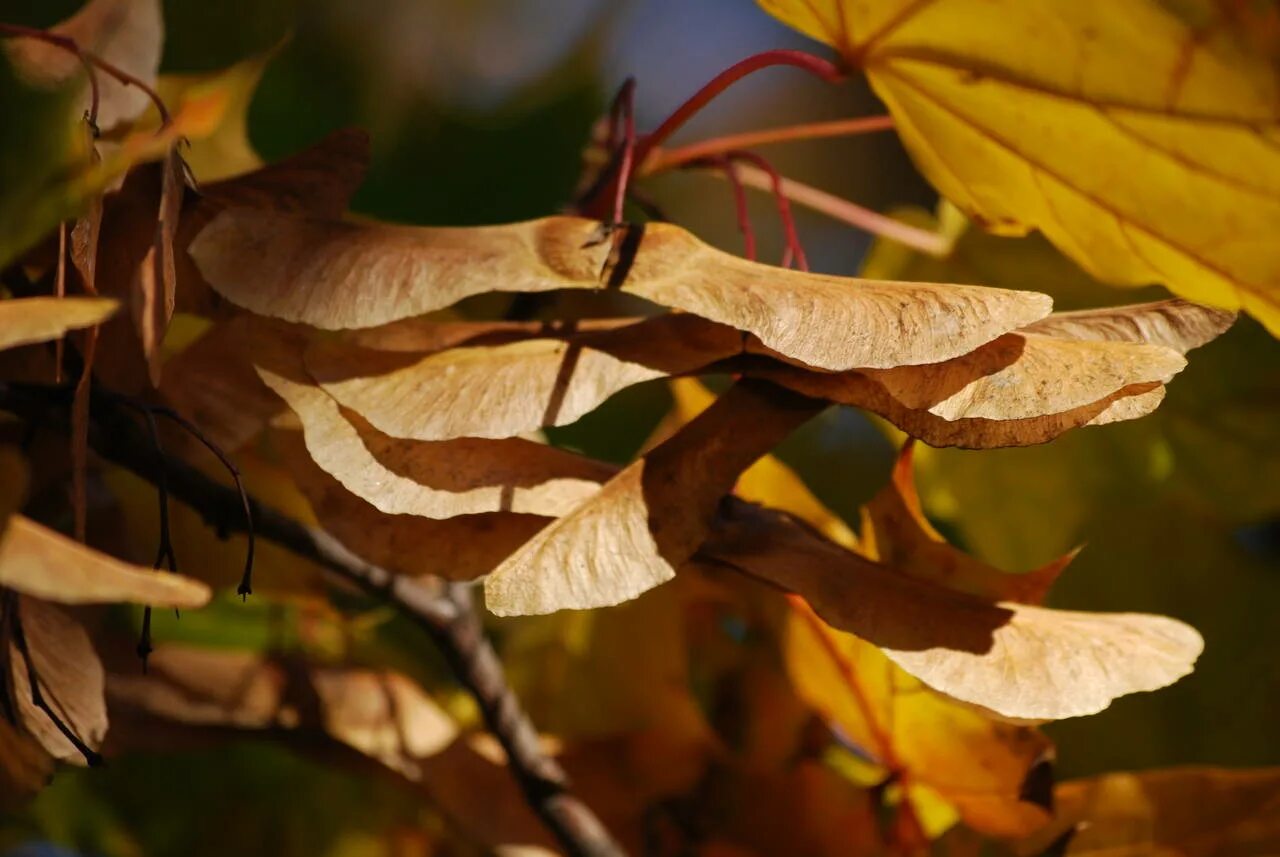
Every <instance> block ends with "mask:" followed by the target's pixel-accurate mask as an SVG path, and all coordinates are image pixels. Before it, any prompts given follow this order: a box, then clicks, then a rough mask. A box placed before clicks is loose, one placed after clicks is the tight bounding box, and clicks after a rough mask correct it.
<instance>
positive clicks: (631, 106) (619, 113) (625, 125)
mask: <svg viewBox="0 0 1280 857" xmlns="http://www.w3.org/2000/svg"><path fill="white" fill-rule="evenodd" d="M635 93H636V79H635V78H634V77H629V78H627V80H626V82H625V83H623V84H622V88H621V89H619V90H618V94H617V95H616V96H614V99H613V106H612V107H611V108H610V109H609V148H610V149H613V147H614V146H615V145H618V139H617V138H618V124H619V122H621V124H622V133H621V137H622V140H621V145H622V150H621V152H622V154H621V158H620V160H619V162H618V177H617V179H616V180H615V182H616V184H615V185H614V191H613V223H615V224H617V223H622V222H623V210H624V208H625V207H626V203H627V186H628V185H629V184H630V183H631V169H632V167H633V165H634V164H635V152H636V116H635Z"/></svg>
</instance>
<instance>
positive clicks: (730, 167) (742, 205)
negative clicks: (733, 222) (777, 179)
mask: <svg viewBox="0 0 1280 857" xmlns="http://www.w3.org/2000/svg"><path fill="white" fill-rule="evenodd" d="M710 163H714V164H715V165H716V166H718V167H720V169H722V170H724V176H725V178H726V179H728V180H729V186H730V187H731V188H733V207H734V209H735V211H736V212H737V214H738V230H739V231H741V232H742V255H743V256H744V257H746V258H747V259H750V260H751V261H753V262H754V261H755V258H756V233H755V230H754V229H752V227H751V213H750V212H749V211H748V210H747V190H746V188H744V187H743V186H742V180H741V179H739V178H738V169H737V167H735V166H734V164H733V159H732V158H729V157H727V156H725V155H721V156H719V157H716V158H712V159H710Z"/></svg>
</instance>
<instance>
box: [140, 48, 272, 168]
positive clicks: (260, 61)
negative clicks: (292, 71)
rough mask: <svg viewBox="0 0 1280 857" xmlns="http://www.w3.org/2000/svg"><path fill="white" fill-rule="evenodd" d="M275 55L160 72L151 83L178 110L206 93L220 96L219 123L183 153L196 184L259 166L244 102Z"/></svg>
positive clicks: (162, 97)
mask: <svg viewBox="0 0 1280 857" xmlns="http://www.w3.org/2000/svg"><path fill="white" fill-rule="evenodd" d="M274 54H275V52H274V51H268V52H267V53H265V54H263V55H261V56H256V57H250V58H248V59H246V60H242V61H241V62H238V63H236V64H235V65H233V66H230V67H229V68H225V69H221V70H219V71H216V72H213V73H212V74H165V75H161V76H160V77H159V79H158V80H157V81H156V91H157V92H158V93H159V95H160V98H161V99H163V100H164V102H165V104H166V105H168V106H169V107H170V109H174V110H181V109H182V106H183V105H184V104H186V103H188V102H196V101H200V100H202V99H204V98H207V97H209V96H210V95H216V96H217V97H219V98H223V99H225V107H224V108H223V118H222V121H221V122H220V123H219V124H218V126H217V127H216V128H215V129H213V130H212V131H211V132H210V133H208V134H204V135H201V136H200V137H199V138H197V139H195V140H193V141H191V144H190V145H189V146H188V147H187V149H186V151H185V152H184V153H183V157H184V159H185V160H186V161H187V163H188V164H190V166H191V171H192V173H194V174H195V177H196V179H197V180H199V181H200V182H216V181H218V180H219V179H225V178H226V177H228V176H232V175H236V174H238V173H245V172H249V171H250V170H254V169H257V168H258V167H260V166H262V159H261V158H259V157H258V155H257V153H256V152H254V150H253V146H252V145H251V144H250V143H249V127H248V125H249V123H248V113H249V103H250V101H252V100H253V94H254V91H255V90H256V89H257V88H258V81H259V80H261V79H262V73H263V72H264V71H265V70H266V67H267V63H268V62H270V60H271V59H272V57H273V56H274Z"/></svg>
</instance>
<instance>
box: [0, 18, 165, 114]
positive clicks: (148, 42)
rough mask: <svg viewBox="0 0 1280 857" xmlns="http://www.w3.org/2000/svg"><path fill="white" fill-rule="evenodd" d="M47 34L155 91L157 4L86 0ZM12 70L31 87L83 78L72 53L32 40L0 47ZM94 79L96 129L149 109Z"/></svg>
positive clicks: (135, 95)
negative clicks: (71, 42) (63, 39)
mask: <svg viewBox="0 0 1280 857" xmlns="http://www.w3.org/2000/svg"><path fill="white" fill-rule="evenodd" d="M50 32H53V33H56V34H57V35H60V36H66V37H68V38H71V39H74V40H75V43H76V45H77V47H79V48H80V49H81V50H83V51H87V52H89V53H91V54H93V55H94V56H97V57H99V58H101V59H102V60H104V61H106V62H108V63H110V64H111V65H113V66H115V67H116V68H118V69H120V70H121V71H123V72H125V73H126V74H129V75H132V76H133V77H135V78H137V79H138V80H141V81H142V82H143V83H145V84H147V85H148V86H152V87H154V86H155V83H156V72H157V71H158V70H159V68H160V54H161V49H162V47H163V45H164V21H163V20H162V17H161V13H160V0H90V2H88V3H86V4H84V6H82V7H81V8H80V10H79V11H78V12H76V14H74V15H72V16H71V17H70V18H68V19H67V20H65V21H62V22H61V23H59V24H55V25H54V26H53V27H51V28H50ZM5 48H6V49H7V50H8V54H9V58H10V59H11V60H12V61H13V64H14V66H15V68H17V69H18V71H19V72H20V73H21V74H23V76H24V77H27V78H29V79H30V80H31V81H33V82H36V83H38V84H40V85H44V86H57V85H60V84H62V83H65V82H66V81H68V80H70V79H71V78H72V77H74V76H76V75H78V74H83V73H84V67H83V65H81V63H80V60H79V59H78V58H77V57H76V55H75V54H74V53H72V52H71V51H68V50H64V49H63V48H60V47H57V46H55V45H51V44H47V43H45V42H41V41H38V40H36V39H27V38H20V39H12V40H8V39H6V41H5ZM97 78H98V93H99V102H98V127H99V128H101V129H103V130H108V131H109V130H111V129H112V128H114V127H115V126H116V125H118V124H120V123H122V122H127V121H129V120H131V119H134V118H136V117H137V116H138V115H139V114H141V113H142V111H143V110H145V109H146V108H147V106H148V105H149V104H150V101H149V100H148V97H147V94H146V93H145V92H143V91H142V90H141V89H138V88H137V87H134V86H127V85H125V84H123V83H121V82H120V81H118V80H116V79H115V78H113V77H111V76H110V75H108V74H105V73H103V72H102V71H98V72H97ZM83 89H84V95H83V99H82V100H83V104H82V105H81V106H80V107H79V108H78V109H77V111H76V112H77V114H80V113H82V112H85V111H87V110H88V109H89V103H90V92H89V85H88V81H85V82H84V83H83Z"/></svg>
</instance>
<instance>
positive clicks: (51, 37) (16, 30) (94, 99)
mask: <svg viewBox="0 0 1280 857" xmlns="http://www.w3.org/2000/svg"><path fill="white" fill-rule="evenodd" d="M0 36H12V37H14V38H26V39H37V40H39V41H42V42H45V43H46V44H50V45H54V46H55V47H59V48H62V49H63V50H65V51H70V52H71V53H73V54H75V55H76V56H77V57H78V58H79V59H80V62H81V63H83V64H84V67H85V73H86V74H88V76H89V89H90V100H89V124H91V125H93V126H94V127H95V128H96V127H97V123H98V104H99V102H100V95H99V88H98V76H97V74H96V73H95V71H94V69H95V67H96V68H98V69H101V70H102V71H104V72H106V73H107V74H108V75H110V76H111V77H114V78H115V79H116V80H118V81H120V82H121V83H122V84H124V85H125V86H136V87H138V89H141V90H142V91H143V92H145V93H146V94H147V97H148V98H150V99H151V103H152V104H154V105H155V106H156V112H157V113H159V114H160V124H161V125H162V126H164V125H168V124H169V111H168V110H167V109H166V108H165V106H164V101H163V100H162V99H161V98H160V94H159V93H158V92H156V91H155V90H154V89H152V88H151V87H150V86H147V84H145V83H143V82H142V81H141V80H139V79H138V78H136V77H134V76H133V75H131V74H129V73H128V72H127V71H124V70H123V69H120V68H117V67H116V66H114V65H112V64H111V63H109V62H107V61H106V60H104V59H102V58H101V57H98V56H95V55H94V54H92V53H90V52H89V51H86V50H83V49H81V47H80V46H79V45H78V44H76V41H75V39H72V38H70V37H69V36H63V35H59V34H58V33H50V32H49V31H48V30H38V29H36V28H34V27H24V26H22V25H21V24H4V23H0Z"/></svg>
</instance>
